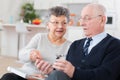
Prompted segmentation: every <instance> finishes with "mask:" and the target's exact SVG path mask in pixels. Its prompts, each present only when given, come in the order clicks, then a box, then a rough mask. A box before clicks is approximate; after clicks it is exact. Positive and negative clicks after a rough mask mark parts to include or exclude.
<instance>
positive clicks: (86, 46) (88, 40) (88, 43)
mask: <svg viewBox="0 0 120 80" xmlns="http://www.w3.org/2000/svg"><path fill="white" fill-rule="evenodd" d="M90 41H92V38H87V42H86V44H85V46H84V47H83V50H84V54H85V55H88V54H89V53H88V48H89V46H90Z"/></svg>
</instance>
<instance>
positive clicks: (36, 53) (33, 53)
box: [30, 50, 42, 62]
mask: <svg viewBox="0 0 120 80" xmlns="http://www.w3.org/2000/svg"><path fill="white" fill-rule="evenodd" d="M37 59H42V56H41V54H40V52H39V51H38V50H32V51H31V53H30V60H31V61H33V62H35V61H36V60H37Z"/></svg>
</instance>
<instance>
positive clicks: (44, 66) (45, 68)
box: [35, 59, 53, 74]
mask: <svg viewBox="0 0 120 80" xmlns="http://www.w3.org/2000/svg"><path fill="white" fill-rule="evenodd" d="M35 65H36V66H37V68H38V69H39V70H41V71H42V73H43V74H49V73H50V72H51V71H52V70H53V68H52V65H51V64H50V63H49V62H47V61H45V60H41V59H37V60H36V62H35Z"/></svg>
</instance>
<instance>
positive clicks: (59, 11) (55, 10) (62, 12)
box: [47, 6, 70, 22]
mask: <svg viewBox="0 0 120 80" xmlns="http://www.w3.org/2000/svg"><path fill="white" fill-rule="evenodd" d="M51 15H54V16H56V17H59V16H66V18H67V21H68V22H69V21H70V12H69V9H68V8H65V7H63V6H55V7H52V8H50V9H49V10H48V16H47V18H48V20H49V18H50V16H51Z"/></svg>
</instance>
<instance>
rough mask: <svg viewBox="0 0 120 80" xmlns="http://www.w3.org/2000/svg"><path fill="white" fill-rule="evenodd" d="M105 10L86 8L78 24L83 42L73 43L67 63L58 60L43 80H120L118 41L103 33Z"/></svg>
mask: <svg viewBox="0 0 120 80" xmlns="http://www.w3.org/2000/svg"><path fill="white" fill-rule="evenodd" d="M105 11H106V10H105V7H104V6H102V5H100V4H88V5H86V6H85V7H84V8H83V10H82V12H81V18H80V23H81V25H82V27H83V30H84V33H85V36H86V38H83V39H80V40H76V41H74V42H73V43H72V45H71V46H70V48H69V51H68V54H67V58H66V60H62V59H58V60H57V61H56V62H55V63H54V64H53V67H54V68H55V69H56V70H55V71H53V72H52V74H51V75H50V76H49V77H48V78H47V79H46V80H120V78H119V75H120V40H119V39H116V38H114V37H113V36H111V35H110V34H107V33H106V32H105V31H104V28H105V23H106V15H105Z"/></svg>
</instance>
